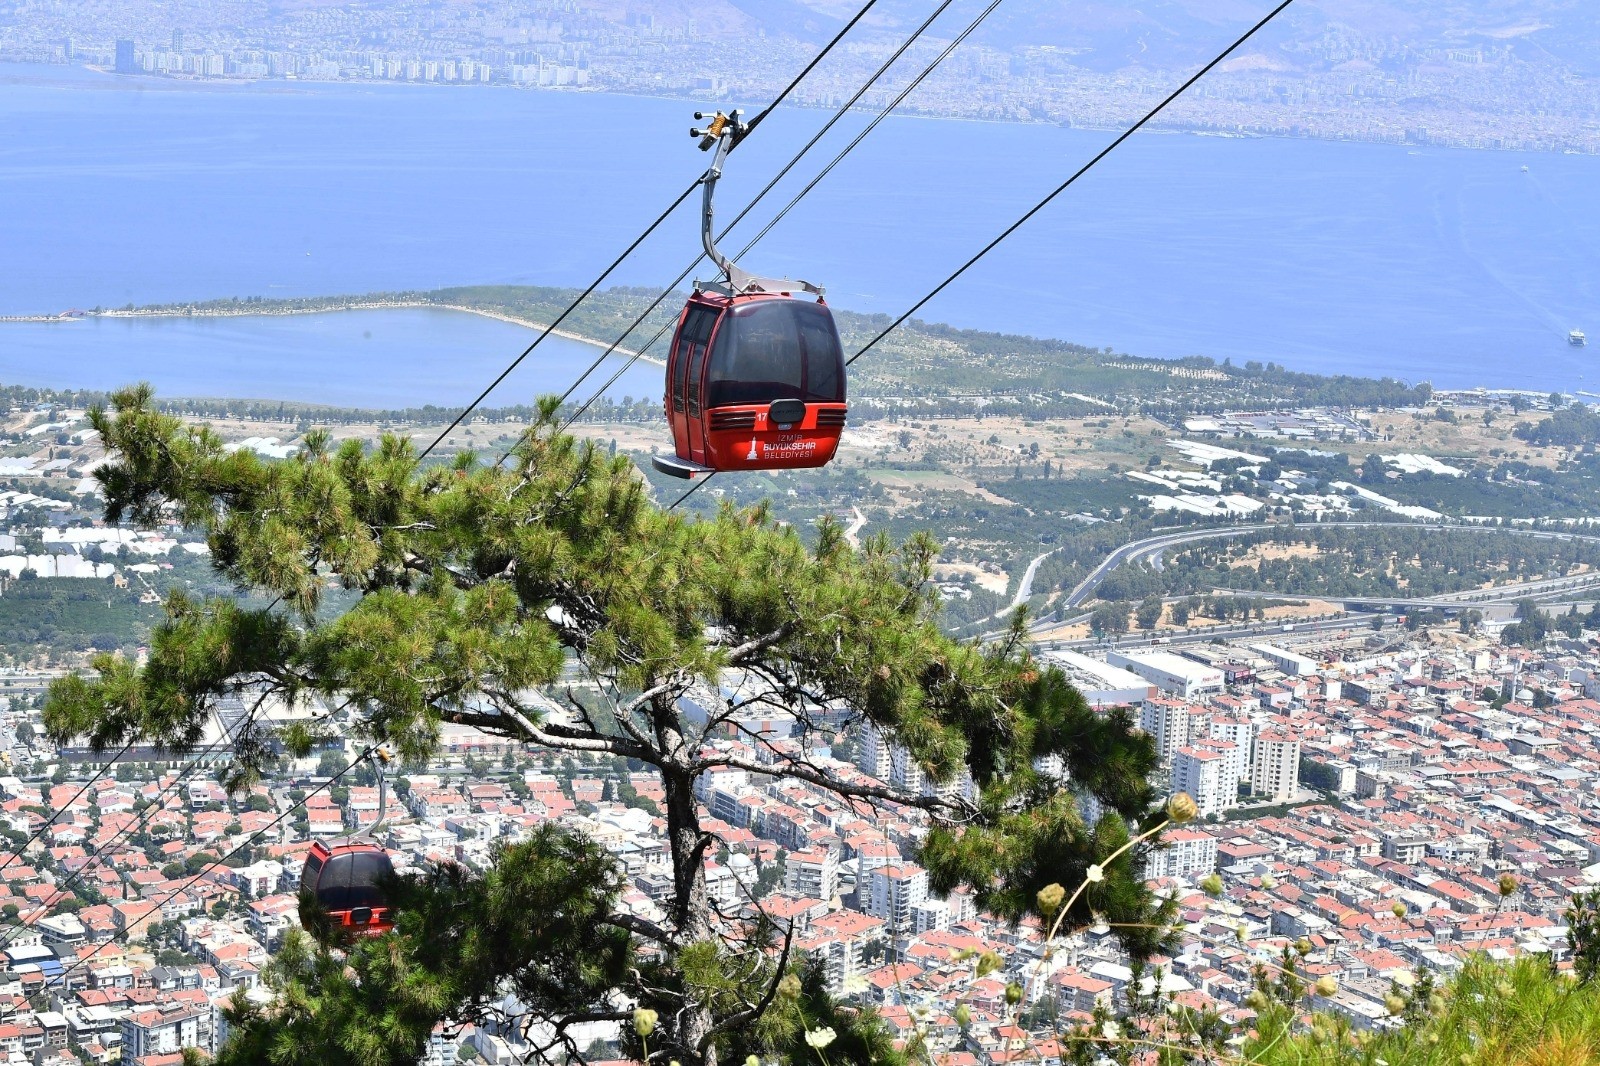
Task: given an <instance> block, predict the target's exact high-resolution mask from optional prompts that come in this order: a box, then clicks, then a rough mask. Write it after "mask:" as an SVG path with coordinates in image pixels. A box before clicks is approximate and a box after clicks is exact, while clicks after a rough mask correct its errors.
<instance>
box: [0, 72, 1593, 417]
mask: <svg viewBox="0 0 1600 1066" xmlns="http://www.w3.org/2000/svg"><path fill="white" fill-rule="evenodd" d="M712 103H716V101H713V102H712ZM722 103H724V105H726V103H727V102H726V101H723V102H722ZM695 107H696V105H695V104H694V103H692V102H688V101H682V100H664V99H652V98H645V97H635V96H623V95H610V94H604V93H598V92H569V91H526V90H515V89H509V88H506V89H502V88H485V87H446V86H412V85H393V84H316V83H294V82H282V81H276V82H261V83H241V84H234V83H218V82H198V81H191V82H183V81H174V80H163V79H155V78H145V77H118V76H114V75H108V74H103V73H99V72H95V71H90V70H84V69H72V68H66V67H31V66H22V65H12V66H0V129H3V130H4V131H5V135H4V136H3V137H0V235H3V239H0V315H35V314H55V313H58V312H61V311H65V310H68V309H74V308H76V309H89V308H94V307H120V306H123V305H126V304H148V303H158V302H168V301H188V300H205V299H212V298H218V297H232V296H239V297H245V296H265V297H284V296H326V295H333V294H353V293H365V292H371V291H394V290H405V289H427V288H435V287H441V286H450V285H466V284H538V285H561V286H583V285H586V284H588V283H589V282H590V281H592V280H593V279H594V278H595V277H596V275H598V274H599V273H600V271H601V270H602V269H604V268H605V266H606V265H607V264H608V263H610V261H611V260H612V259H613V258H614V257H615V256H616V255H617V253H618V252H619V251H620V250H621V249H622V248H623V247H625V246H626V245H627V244H628V242H629V241H631V240H632V239H633V237H634V236H635V235H637V234H638V233H639V232H640V231H641V230H642V229H643V228H644V226H645V225H646V224H648V222H649V221H650V220H651V219H653V218H654V217H655V216H656V215H657V214H658V213H659V212H660V211H661V210H662V208H663V207H665V206H666V204H668V203H670V202H671V201H672V199H673V198H674V197H675V196H677V195H678V194H679V193H680V192H682V191H683V190H684V189H685V188H686V187H687V186H688V184H689V183H690V182H692V181H693V180H694V179H695V177H696V175H697V174H698V173H699V172H700V171H701V169H702V168H703V167H704V166H705V163H706V157H705V156H704V155H702V154H701V153H700V152H699V151H697V150H696V147H695V142H694V141H693V140H692V139H691V138H690V137H689V136H688V128H689V126H690V125H691V124H692V112H693V111H694V109H695ZM827 114H828V113H827V112H824V111H821V110H813V109H806V108H783V109H780V110H779V111H777V112H775V113H774V115H773V116H772V118H771V119H770V120H769V121H768V122H766V123H765V124H763V125H762V127H761V128H760V129H759V130H758V131H757V133H756V134H754V135H752V136H751V137H750V138H749V140H747V141H746V142H745V143H744V144H743V145H742V146H741V147H740V149H739V150H738V151H737V152H736V153H734V155H733V156H732V158H731V160H730V162H729V165H728V168H727V173H726V177H725V179H724V181H723V183H722V186H721V188H720V190H719V197H718V218H719V220H720V221H723V222H725V221H728V220H731V219H732V218H733V217H734V216H735V215H736V214H737V213H738V210H739V208H741V207H742V206H743V205H744V204H745V203H746V202H747V201H748V200H749V198H750V197H752V196H753V195H754V194H755V193H756V191H757V190H759V189H760V187H761V186H762V185H763V184H765V182H766V181H767V180H768V179H769V178H770V177H771V176H772V175H773V174H774V173H775V172H776V171H777V169H778V167H779V166H780V165H781V164H782V163H783V161H785V160H786V159H787V158H788V157H789V155H790V154H791V153H792V152H793V151H794V150H795V149H796V148H797V147H798V146H799V145H800V144H801V143H803V142H804V140H805V139H806V138H808V137H809V136H810V135H811V134H812V133H813V132H814V131H815V130H816V129H817V128H818V127H819V126H820V125H821V124H822V123H823V122H824V121H825V120H826V118H827ZM865 121H866V116H851V117H850V118H848V119H847V120H846V121H844V122H841V123H840V125H839V127H838V128H836V129H835V130H834V131H833V133H832V134H830V135H829V137H828V138H826V139H825V140H824V141H823V143H822V144H821V145H819V147H818V148H817V149H814V150H813V153H812V155H811V156H809V157H807V160H806V161H805V162H803V163H802V164H801V165H800V166H799V167H798V168H797V169H796V170H795V172H794V173H793V174H791V175H790V176H789V177H788V178H787V179H785V180H784V181H783V182H781V183H780V184H779V185H778V187H777V188H776V189H775V190H774V192H773V193H772V194H770V195H769V196H768V198H767V200H765V201H763V202H762V203H761V204H760V205H758V206H757V207H756V208H755V210H753V211H752V212H751V214H750V216H749V218H748V219H747V220H746V221H745V222H743V223H741V224H740V225H739V226H738V227H737V228H736V229H735V231H734V234H733V236H732V237H731V238H730V239H729V240H728V241H727V242H725V243H726V245H727V246H729V247H730V248H737V247H739V246H740V245H741V244H742V238H748V237H749V236H751V235H753V234H754V232H755V230H756V229H757V228H759V226H760V225H761V224H764V223H765V222H766V221H767V219H768V218H770V217H771V216H772V214H774V213H775V212H776V211H777V209H778V208H779V207H780V206H781V205H782V204H784V203H787V202H788V201H789V199H790V197H791V196H792V195H794V193H795V192H797V191H798V190H799V189H800V188H801V186H802V185H803V184H804V183H805V182H806V181H809V180H810V178H811V177H812V176H813V175H814V174H815V173H816V171H817V170H818V169H820V167H821V166H822V165H823V164H824V162H826V160H828V159H831V158H832V157H833V155H834V154H835V153H836V152H837V151H838V150H839V149H840V148H842V147H843V145H844V144H845V143H846V141H847V140H848V138H849V137H851V136H853V135H854V133H855V132H856V131H857V130H859V128H860V126H861V125H862V124H863V123H864V122H865ZM1112 136H1113V134H1112V133H1109V132H1106V131H1097V130H1083V129H1069V128H1062V127H1059V126H1054V125H1046V124H1025V123H985V122H964V121H963V122H958V121H950V120H940V119H931V118H920V117H893V118H891V119H889V120H888V121H886V122H884V123H883V124H882V126H880V128H879V129H878V130H877V131H875V132H874V134H873V135H872V136H871V137H869V138H868V139H867V140H866V141H864V142H863V143H862V145H861V146H860V147H859V148H858V149H856V150H855V152H854V153H853V154H851V155H850V156H849V158H848V159H846V160H845V161H844V162H843V163H842V164H840V165H839V166H838V168H837V169H836V170H835V171H834V172H833V173H832V174H831V175H830V176H829V177H827V178H826V179H825V180H823V181H822V182H821V183H820V184H819V185H818V186H817V187H816V188H815V190H814V191H812V192H811V193H810V194H809V195H807V196H806V197H805V198H804V199H803V200H802V201H801V202H800V203H799V205H798V206H797V207H796V208H795V209H794V210H793V211H792V212H790V213H789V214H788V215H787V217H786V218H785V219H784V220H783V221H782V222H781V223H779V224H778V225H777V226H776V228H774V229H773V230H772V231H771V233H770V234H768V235H767V236H766V237H765V238H764V239H763V240H762V241H761V242H760V243H759V244H757V245H756V246H755V248H754V250H753V251H752V252H750V253H749V254H748V255H747V256H746V257H745V258H744V259H743V260H742V264H743V265H744V266H746V267H747V268H749V269H753V270H756V271H758V272H761V273H764V274H774V275H780V276H781V275H790V276H796V277H804V278H806V279H808V280H811V281H814V282H817V283H820V284H823V285H825V286H826V287H827V293H828V300H829V302H830V303H832V304H834V305H836V306H839V307H844V308H849V309H851V310H856V311H863V312H884V313H889V314H896V315H897V314H899V313H900V312H902V311H904V310H905V309H906V308H907V307H909V306H910V305H911V304H912V303H914V302H915V301H916V300H917V299H918V298H920V297H921V296H922V295H923V294H924V293H926V292H927V291H929V290H930V289H931V288H932V287H933V286H934V285H936V284H937V283H938V282H939V281H941V280H943V279H944V277H945V276H946V275H947V274H948V273H949V272H950V271H952V270H953V269H955V268H956V267H957V266H958V265H960V264H961V263H962V262H963V261H965V260H966V259H967V258H968V257H969V256H971V255H972V254H973V253H974V252H976V251H977V250H978V249H979V248H981V247H982V246H983V245H984V244H985V243H986V242H987V241H988V240H990V239H991V238H992V237H993V236H994V235H995V234H996V233H998V232H999V231H1000V230H1001V229H1003V228H1004V227H1005V226H1006V225H1008V224H1009V223H1010V222H1011V221H1013V220H1014V219H1015V218H1016V217H1018V216H1019V215H1020V214H1021V213H1022V212H1023V211H1025V210H1026V209H1027V208H1028V207H1030V206H1032V204H1033V203H1034V202H1035V201H1036V200H1037V199H1038V198H1039V197H1041V196H1042V195H1044V194H1045V193H1046V192H1048V191H1049V190H1050V189H1052V188H1054V187H1055V186H1056V185H1057V184H1059V183H1060V182H1061V181H1062V180H1064V179H1065V178H1066V176H1067V175H1069V174H1070V173H1072V172H1073V171H1074V170H1075V169H1077V167H1078V166H1080V165H1081V164H1082V163H1083V162H1084V161H1086V160H1087V159H1089V158H1090V157H1091V156H1092V155H1094V154H1095V153H1096V152H1097V151H1099V150H1100V148H1102V147H1103V146H1104V145H1105V144H1106V143H1107V142H1108V141H1109V140H1110V138H1111V137H1112ZM696 200H697V198H691V202H690V205H688V206H686V207H685V208H683V209H680V211H679V212H678V213H677V214H676V215H674V216H673V217H672V219H671V220H669V222H668V223H667V224H666V225H664V226H663V227H662V228H661V229H660V231H659V232H658V233H657V234H656V235H655V236H654V237H653V238H652V239H651V240H649V241H647V242H646V243H645V244H644V245H643V246H642V247H641V248H640V249H639V250H638V252H637V253H636V254H634V255H633V256H632V257H630V258H629V259H628V260H627V261H626V262H625V263H624V264H623V265H622V266H621V267H619V268H618V269H617V270H616V272H615V273H614V274H613V275H612V276H611V278H610V279H609V280H608V282H607V284H611V283H615V284H626V285H638V286H653V287H661V286H664V285H666V284H667V283H668V282H670V281H671V280H672V278H673V277H674V276H676V275H677V274H678V272H679V271H680V270H681V269H683V268H684V267H685V266H686V265H687V264H688V263H689V262H690V261H691V260H692V258H693V257H694V255H695V253H696V252H697V251H698V247H699V246H698V222H699V220H698V212H697V210H695V209H694V203H695V201H696ZM700 273H701V275H702V276H709V271H708V269H707V268H706V267H704V266H702V267H701V269H700ZM919 317H921V318H924V319H927V320H930V321H943V322H949V323H952V324H955V325H958V326H963V327H970V328H975V329H985V330H996V331H1003V332H1014V333H1028V334H1034V335H1039V336H1050V337H1058V338H1062V339H1065V340H1069V341H1073V342H1077V343H1082V344H1088V345H1093V346H1096V347H1102V346H1103V347H1109V348H1113V349H1115V350H1117V351H1120V352H1127V353H1131V354H1135V355H1142V356H1157V357H1163V358H1176V357H1182V356H1189V355H1206V356H1210V357H1212V358H1214V359H1216V360H1218V361H1221V360H1223V359H1232V360H1233V361H1234V362H1236V363H1241V362H1245V361H1248V360H1258V361H1262V362H1269V361H1270V362H1277V363H1279V364H1282V365H1284V366H1287V367H1289V368H1291V369H1296V370H1306V371H1315V372H1320V373H1330V374H1333V373H1344V374H1358V375H1369V376H1382V375H1390V376H1397V377H1400V378H1403V379H1405V380H1408V381H1420V380H1427V381H1431V382H1433V383H1434V384H1435V386H1437V387H1450V388H1470V387H1474V386H1487V387H1493V388H1530V389H1539V390H1546V389H1565V390H1574V391H1582V390H1585V389H1588V388H1596V389H1597V391H1600V372H1597V371H1592V370H1591V366H1592V365H1593V364H1594V363H1595V362H1596V361H1597V359H1600V158H1596V157H1590V156H1577V155H1562V154H1555V153H1512V152H1491V151H1468V150H1454V149H1445V148H1435V147H1407V146H1400V145H1388V144H1372V143H1357V142H1329V141H1314V140H1303V139H1268V138H1252V137H1222V136H1200V135H1192V134H1164V133H1148V134H1140V135H1138V136H1136V137H1134V138H1132V139H1131V140H1129V141H1128V142H1127V143H1126V144H1125V145H1123V146H1122V147H1121V148H1120V149H1118V150H1117V151H1116V152H1115V153H1113V154H1112V155H1111V156H1109V157H1108V158H1107V159H1106V160H1105V161H1104V162H1103V163H1101V164H1100V165H1099V166H1098V167H1096V168H1095V169H1094V170H1093V171H1091V172H1090V173H1089V174H1088V175H1087V176H1086V177H1084V178H1083V179H1082V180H1081V181H1079V182H1078V183H1077V184H1076V185H1074V186H1073V187H1072V188H1071V189H1069V190H1068V191H1067V192H1066V193H1064V194H1063V195H1062V196H1061V197H1059V198H1058V199H1057V200H1056V202H1054V203H1053V204H1052V205H1051V206H1050V207H1048V208H1046V209H1045V210H1044V211H1043V212H1041V213H1040V214H1039V215H1038V216H1036V217H1035V218H1034V219H1033V220H1032V221H1031V222H1030V223H1029V224H1028V225H1026V226H1025V227H1023V228H1022V229H1020V230H1019V231H1018V232H1017V233H1016V234H1015V235H1013V236H1012V237H1011V238H1009V239H1008V240H1007V241H1005V242H1004V243H1002V244H1001V245H1000V246H999V247H998V248H997V249H996V250H995V251H994V252H993V253H991V254H990V255H989V256H988V257H987V258H985V259H984V260H983V261H982V262H981V263H980V264H979V265H978V266H976V267H975V268H973V269H972V270H971V271H970V272H969V273H968V274H967V275H966V276H964V277H963V278H961V279H960V280H959V281H957V282H956V283H955V284H953V285H951V286H950V287H949V288H948V289H946V290H945V291H944V292H943V293H941V294H940V295H939V296H938V297H936V298H935V299H934V300H933V301H931V302H930V303H929V304H928V305H927V306H926V307H925V308H924V309H923V310H922V311H921V312H920V314H919ZM1574 328H1582V329H1586V330H1587V331H1588V332H1589V333H1590V335H1591V336H1593V337H1594V338H1595V343H1593V344H1592V345H1591V346H1590V347H1589V348H1587V349H1580V348H1574V347H1571V346H1570V345H1569V344H1568V343H1567V333H1568V331H1569V330H1571V329H1574ZM531 337H532V334H531V333H529V332H528V331H527V330H525V329H522V328H521V327H518V326H515V325H510V324H507V323H502V322H496V321H493V320H489V319H485V318H481V317H477V316H472V315H466V314H460V313H452V312H446V311H434V310H398V309H397V310H380V311H351V312H341V313H335V314H326V315H307V316H294V317H288V316H285V317H253V318H229V319H208V320H198V319H193V320H191V319H186V320H182V321H176V320H134V321H130V320H106V319H98V320H93V321H89V322H71V323H60V324H56V323H5V322H0V383H4V384H29V385H58V386H85V387H109V386H112V385H116V384H120V383H124V382H127V381H133V380H148V381H152V382H153V383H155V384H156V386H157V387H158V389H160V390H161V391H162V392H164V393H166V394H169V395H219V394H228V395H236V396H243V395H248V396H251V397H256V398H269V399H270V398H276V399H288V400H313V401H318V402H327V403H339V404H346V403H349V404H362V405H369V406H385V407H392V406H411V405H419V404H426V403H434V404H440V405H452V404H456V403H461V402H465V401H466V400H469V399H471V398H472V397H473V396H474V395H476V394H477V392H478V391H479V390H480V389H481V388H482V387H483V386H484V385H485V384H487V383H488V381H489V380H490V379H491V378H492V377H493V376H494V374H495V373H497V372H498V370H499V369H500V368H501V367H502V366H504V365H505V363H506V362H508V361H509V360H510V359H511V358H512V357H513V356H515V355H516V354H517V352H519V351H520V350H522V348H523V347H525V346H526V344H527V342H528V341H529V340H530V339H531ZM596 354H597V351H596V350H595V349H593V348H592V347H590V346H588V345H584V344H582V343H578V342H572V341H559V339H558V338H552V339H551V343H547V345H545V346H543V347H541V349H540V350H539V352H537V353H536V356H538V358H530V360H529V362H528V363H527V364H526V365H525V366H524V367H522V368H520V369H519V370H518V372H517V373H516V374H514V375H513V376H512V377H511V378H510V379H509V380H508V381H507V382H506V384H505V385H503V386H502V387H501V389H500V390H499V391H498V392H497V393H496V394H495V396H494V397H492V398H491V400H490V401H489V402H490V403H491V404H497V403H520V402H526V401H527V400H528V399H529V398H531V397H532V396H533V395H535V394H537V393H540V392H547V391H551V390H559V389H561V388H564V387H565V386H566V385H567V384H568V383H569V382H570V380H571V378H572V376H574V375H575V373H576V371H577V369H579V368H581V366H583V365H586V364H587V363H588V362H589V361H591V360H592V359H593V358H594V356H595V355H596ZM869 358H870V356H869ZM614 365H615V364H614ZM657 375H659V370H657V369H655V368H652V367H649V366H648V365H645V364H641V365H638V366H636V367H635V368H634V369H633V370H632V371H630V372H629V376H628V377H626V378H625V379H624V380H623V381H621V382H619V383H618V386H617V387H616V389H614V390H613V394H614V395H616V396H618V398H621V396H623V395H632V396H635V397H640V396H643V395H644V394H645V393H646V392H649V394H650V395H652V396H654V395H659V383H658V381H657V380H656V378H657Z"/></svg>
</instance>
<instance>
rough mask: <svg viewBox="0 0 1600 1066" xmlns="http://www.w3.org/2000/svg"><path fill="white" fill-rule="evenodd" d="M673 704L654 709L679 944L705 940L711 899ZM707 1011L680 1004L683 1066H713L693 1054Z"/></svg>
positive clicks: (708, 1021) (686, 751) (707, 1025)
mask: <svg viewBox="0 0 1600 1066" xmlns="http://www.w3.org/2000/svg"><path fill="white" fill-rule="evenodd" d="M674 704H675V701H674V703H673V704H668V705H667V707H665V708H662V707H660V706H658V707H656V708H655V712H654V714H653V718H654V725H655V731H656V739H657V742H658V743H659V744H660V746H661V753H662V760H661V781H662V786H663V788H664V789H665V792H666V797H665V798H666V808H667V839H668V841H669V843H670V844H671V847H672V925H673V929H674V931H675V932H676V933H677V937H678V943H679V944H680V945H687V944H692V943H694V942H696V941H702V940H710V939H711V938H712V933H713V928H712V921H711V897H710V894H709V892H708V891H707V889H706V868H705V849H706V844H707V842H708V841H707V838H706V836H705V833H704V831H703V830H702V829H701V828H700V811H699V806H698V804H697V803H696V801H695V796H694V775H693V774H692V773H691V772H690V761H691V760H692V759H693V758H694V756H695V755H696V752H694V751H693V750H691V749H690V748H689V746H688V744H687V743H686V741H685V739H684V736H683V732H682V729H681V727H680V725H679V722H678V714H677V708H676V706H675V705H674ZM713 1024H714V1019H713V1017H712V1013H711V1010H710V1008H709V1007H706V1006H704V1005H701V1004H693V1003H685V1004H684V1010H683V1013H682V1014H681V1015H680V1016H679V1022H678V1025H677V1027H676V1031H675V1032H672V1034H671V1035H672V1037H673V1039H674V1041H675V1042H676V1043H677V1044H678V1045H679V1048H678V1051H677V1054H676V1055H675V1056H674V1057H676V1058H678V1059H679V1060H680V1061H681V1062H682V1063H683V1066H701V1064H703V1066H717V1052H716V1049H715V1048H714V1047H713V1048H707V1049H706V1053H705V1055H704V1056H703V1057H702V1056H701V1055H700V1054H699V1052H698V1047H699V1044H700V1041H701V1039H702V1038H703V1037H704V1036H705V1035H706V1034H707V1033H708V1032H710V1031H711V1027H712V1025H713Z"/></svg>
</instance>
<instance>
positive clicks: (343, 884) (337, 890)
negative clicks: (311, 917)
mask: <svg viewBox="0 0 1600 1066" xmlns="http://www.w3.org/2000/svg"><path fill="white" fill-rule="evenodd" d="M355 858H356V857H355V856H354V855H335V856H334V857H333V858H331V859H329V860H328V863H327V865H326V866H324V867H323V868H322V876H321V877H319V878H318V879H317V902H318V903H321V904H322V906H323V907H324V908H325V909H327V910H330V911H346V910H349V909H350V875H351V873H353V872H354V869H355Z"/></svg>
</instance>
